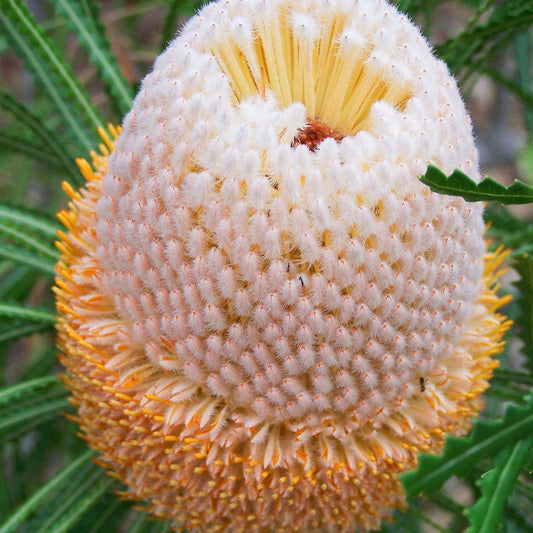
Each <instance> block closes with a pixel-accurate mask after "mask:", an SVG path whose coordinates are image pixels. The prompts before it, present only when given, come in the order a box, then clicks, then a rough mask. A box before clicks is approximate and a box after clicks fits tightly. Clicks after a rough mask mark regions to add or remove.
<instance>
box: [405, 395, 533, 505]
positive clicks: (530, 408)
mask: <svg viewBox="0 0 533 533" xmlns="http://www.w3.org/2000/svg"><path fill="white" fill-rule="evenodd" d="M532 432H533V396H529V397H528V398H527V404H526V405H525V406H517V405H510V406H509V407H508V408H507V409H506V411H505V414H504V416H503V418H502V419H501V420H492V421H490V422H485V421H483V420H478V421H477V422H476V423H475V424H474V427H473V429H472V431H471V433H470V435H469V436H468V437H467V438H455V437H449V438H447V439H446V445H445V447H444V451H443V453H442V455H438V456H436V455H422V456H421V457H420V464H419V466H418V469H417V470H416V471H413V472H407V473H405V474H403V475H402V476H401V478H402V483H403V486H404V488H405V492H406V494H407V496H408V497H409V498H413V497H415V496H418V495H419V494H421V493H429V492H432V491H434V490H436V489H438V488H439V487H441V486H442V484H443V483H444V482H445V481H446V480H448V479H449V478H450V477H451V476H454V475H456V476H460V475H462V474H464V473H465V472H467V471H469V470H470V469H472V468H474V467H475V466H476V465H477V464H479V461H480V460H482V459H484V458H487V457H491V456H492V455H494V453H496V452H497V451H498V450H501V449H502V448H504V447H505V446H506V445H509V443H513V442H516V441H518V440H520V439H522V438H523V437H526V436H528V435H530V434H531V433H532Z"/></svg>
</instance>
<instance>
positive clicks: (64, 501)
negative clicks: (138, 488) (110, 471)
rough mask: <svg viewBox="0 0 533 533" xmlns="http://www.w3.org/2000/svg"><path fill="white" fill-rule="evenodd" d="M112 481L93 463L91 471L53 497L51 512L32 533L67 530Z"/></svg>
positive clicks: (56, 532) (113, 481)
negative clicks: (93, 466)
mask: <svg viewBox="0 0 533 533" xmlns="http://www.w3.org/2000/svg"><path fill="white" fill-rule="evenodd" d="M113 483H116V480H114V479H113V478H111V477H109V476H106V472H105V470H104V469H103V468H101V467H98V466H96V465H95V468H94V469H93V470H92V471H91V472H89V473H88V474H85V475H84V476H83V477H81V476H79V477H77V478H76V479H75V480H73V481H72V482H71V483H69V485H68V488H67V490H66V491H62V493H61V494H60V495H59V496H60V497H56V498H54V501H53V507H52V509H51V512H47V513H46V516H45V517H43V518H41V520H40V527H39V528H38V529H35V531H34V533H52V532H55V533H60V532H64V531H69V530H70V528H71V527H72V526H74V525H75V524H76V522H78V521H79V520H80V518H82V517H83V514H84V513H85V511H87V509H89V507H91V505H93V504H94V503H95V502H96V501H97V500H98V499H99V498H100V497H101V496H102V495H103V494H104V493H105V492H107V491H108V489H109V488H110V487H111V485H112V484H113Z"/></svg>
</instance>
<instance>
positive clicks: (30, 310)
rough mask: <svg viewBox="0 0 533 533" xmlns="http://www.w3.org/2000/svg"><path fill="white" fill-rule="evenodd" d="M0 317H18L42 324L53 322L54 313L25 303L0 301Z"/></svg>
mask: <svg viewBox="0 0 533 533" xmlns="http://www.w3.org/2000/svg"><path fill="white" fill-rule="evenodd" d="M0 317H9V318H20V319H24V320H28V321H31V322H40V323H42V324H52V325H53V324H55V321H56V319H55V315H54V313H53V312H51V311H47V310H44V309H36V308H35V307H28V306H25V305H20V304H14V303H6V302H0Z"/></svg>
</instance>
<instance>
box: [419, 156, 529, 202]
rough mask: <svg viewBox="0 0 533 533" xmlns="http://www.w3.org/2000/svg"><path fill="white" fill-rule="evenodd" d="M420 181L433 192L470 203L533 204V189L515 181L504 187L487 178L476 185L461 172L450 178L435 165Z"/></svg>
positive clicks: (451, 175)
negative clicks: (457, 197) (458, 197)
mask: <svg viewBox="0 0 533 533" xmlns="http://www.w3.org/2000/svg"><path fill="white" fill-rule="evenodd" d="M420 181H421V182H422V183H424V184H425V185H428V186H429V187H431V190H432V191H435V192H438V193H440V194H449V195H451V196H462V197H463V198H464V199H465V200H467V201H468V202H489V201H492V202H500V203H501V204H504V205H510V204H527V203H531V202H533V187H531V186H529V185H526V184H525V183H523V182H522V181H518V180H515V181H514V183H513V184H512V185H511V186H509V187H504V186H503V185H501V184H500V183H498V182H497V181H494V180H493V179H492V178H489V177H486V178H484V179H483V180H481V181H480V182H479V183H476V182H475V181H473V180H472V179H471V178H469V177H468V176H467V175H466V174H463V173H462V172H461V171H460V170H455V171H454V172H453V174H450V176H446V174H444V172H442V171H441V170H439V169H438V168H437V167H435V166H433V165H429V166H428V169H427V171H426V173H425V174H424V175H423V176H420Z"/></svg>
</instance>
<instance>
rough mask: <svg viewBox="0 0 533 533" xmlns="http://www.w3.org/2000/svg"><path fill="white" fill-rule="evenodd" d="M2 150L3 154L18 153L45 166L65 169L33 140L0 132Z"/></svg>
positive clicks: (0, 147)
mask: <svg viewBox="0 0 533 533" xmlns="http://www.w3.org/2000/svg"><path fill="white" fill-rule="evenodd" d="M0 150H2V151H3V152H11V153H18V154H22V155H25V156H26V157H29V158H30V159H33V160H35V161H39V162H41V163H44V164H45V165H48V166H51V167H56V168H61V169H62V168H63V165H62V164H61V162H60V161H59V160H58V159H56V158H55V157H54V156H53V155H52V154H50V153H49V152H48V151H47V150H46V149H45V148H44V147H43V146H40V145H39V144H35V142H34V141H33V140H32V139H28V138H25V137H20V136H15V135H12V134H9V133H6V132H5V131H0Z"/></svg>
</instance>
